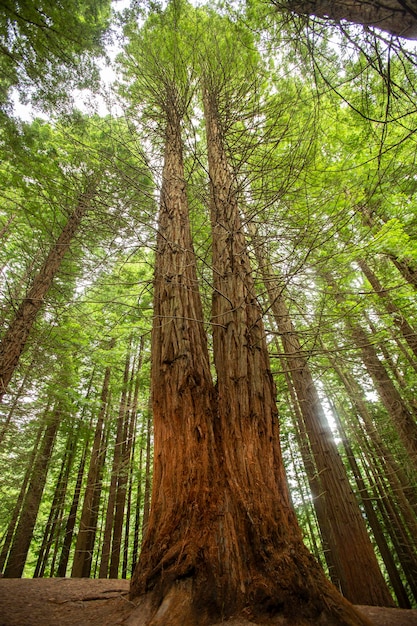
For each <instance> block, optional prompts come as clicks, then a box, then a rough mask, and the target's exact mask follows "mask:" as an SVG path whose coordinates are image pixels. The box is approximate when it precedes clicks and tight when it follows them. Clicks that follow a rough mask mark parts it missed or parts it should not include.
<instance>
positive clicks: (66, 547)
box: [57, 438, 90, 577]
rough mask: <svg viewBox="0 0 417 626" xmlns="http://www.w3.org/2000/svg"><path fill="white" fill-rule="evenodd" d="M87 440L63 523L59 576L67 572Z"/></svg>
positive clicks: (85, 457) (85, 459) (86, 452)
mask: <svg viewBox="0 0 417 626" xmlns="http://www.w3.org/2000/svg"><path fill="white" fill-rule="evenodd" d="M89 442H90V439H89V438H87V441H86V442H85V445H84V450H83V453H82V456H81V460H80V464H79V468H78V473H77V480H76V483H75V488H74V495H73V498H72V502H71V507H70V511H69V513H68V518H67V523H66V525H65V531H64V541H63V544H62V550H61V556H60V559H59V563H58V570H57V576H60V577H64V576H66V573H67V566H68V560H69V555H70V550H71V543H72V538H73V535H74V527H75V522H76V518H77V510H78V504H79V501H80V496H81V487H82V482H83V477H84V470H85V464H86V461H87V454H88V450H89Z"/></svg>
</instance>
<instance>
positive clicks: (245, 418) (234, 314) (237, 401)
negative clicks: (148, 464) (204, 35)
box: [203, 84, 360, 623]
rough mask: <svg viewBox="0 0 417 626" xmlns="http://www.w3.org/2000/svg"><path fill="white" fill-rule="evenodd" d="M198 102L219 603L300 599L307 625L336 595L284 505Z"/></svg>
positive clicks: (268, 406)
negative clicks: (213, 396)
mask: <svg viewBox="0 0 417 626" xmlns="http://www.w3.org/2000/svg"><path fill="white" fill-rule="evenodd" d="M203 103H204V115H205V123H206V135H207V150H208V165H209V176H210V213H211V223H212V263H213V288H214V294H213V306H212V322H213V351H214V361H215V366H216V371H217V386H218V411H219V417H218V420H217V422H216V435H217V441H218V445H219V448H220V454H221V457H222V459H223V464H222V471H223V472H224V495H223V498H222V501H223V511H222V512H223V516H224V517H223V519H222V524H221V526H220V525H219V527H218V529H217V533H218V535H217V537H216V543H217V545H219V546H221V550H220V559H221V561H220V562H221V567H222V571H221V574H222V580H223V583H222V584H223V588H222V599H223V602H224V604H225V605H226V606H229V607H230V608H231V609H232V611H233V610H236V609H241V608H242V607H243V606H245V605H247V604H249V605H251V606H252V607H254V609H255V610H259V611H260V612H264V611H265V609H266V607H268V606H269V607H270V609H271V610H272V611H274V610H275V611H277V606H278V605H281V607H283V613H284V614H285V613H286V611H288V608H289V606H290V605H291V604H292V603H293V602H294V601H295V597H298V598H300V597H301V596H304V597H306V596H305V594H306V593H307V595H308V600H307V599H306V604H305V605H304V607H303V609H301V611H300V613H302V612H303V611H304V610H305V612H306V615H308V616H309V617H310V618H312V616H313V615H314V613H315V611H318V612H321V611H322V610H323V606H321V607H320V601H319V595H320V593H323V594H324V595H326V596H327V594H329V596H327V597H330V595H332V594H333V593H334V596H333V598H332V600H331V601H330V604H329V607H331V606H332V604H333V603H338V602H339V600H338V598H339V596H337V595H336V592H335V590H334V588H333V587H332V586H331V585H330V583H329V582H328V581H327V579H326V578H325V576H324V573H323V571H322V570H321V568H320V567H319V566H318V564H317V562H316V561H315V560H314V559H313V558H312V557H311V555H310V554H309V552H308V551H307V549H306V548H305V546H304V545H303V543H302V540H301V535H300V531H299V528H298V524H297V521H296V518H295V515H294V511H293V509H292V506H291V503H290V498H289V494H288V488H287V484H286V479H285V475H284V466H283V461H282V456H281V450H280V444H279V433H278V420H277V409H276V397H275V396H276V390H275V386H274V382H273V379H272V374H271V370H270V364H269V355H268V349H267V344H266V338H265V331H264V327H263V323H262V311H261V309H260V306H259V304H258V302H257V298H256V290H255V286H254V282H253V278H252V272H251V267H250V262H249V257H248V254H247V244H246V241H245V236H244V232H243V227H242V221H241V216H240V212H239V206H238V198H237V183H236V180H235V179H234V176H233V173H232V170H231V168H230V166H229V164H228V160H227V155H226V151H225V148H224V137H223V135H222V125H221V122H220V116H219V113H218V108H217V107H218V102H217V97H216V89H215V87H214V89H210V86H209V84H206V85H205V88H204V91H203ZM284 546H285V547H284ZM288 547H289V551H288ZM307 590H308V591H307ZM319 590H320V591H319ZM340 602H341V604H340V610H341V615H340V617H339V618H338V619H339V620H340V621H341V623H343V621H344V619H346V620H353V621H354V620H355V619H356V618H355V616H354V614H353V613H352V614H351V615H350V616H349V617H347V615H345V616H342V614H343V611H344V610H347V611H348V610H349V609H348V608H347V607H348V605H345V604H343V603H342V599H341V598H340ZM329 614H330V615H331V614H332V608H330V609H329ZM316 618H317V619H318V615H316ZM330 619H331V618H330ZM357 619H359V621H360V618H357Z"/></svg>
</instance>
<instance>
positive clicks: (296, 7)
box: [272, 0, 417, 39]
mask: <svg viewBox="0 0 417 626" xmlns="http://www.w3.org/2000/svg"><path fill="white" fill-rule="evenodd" d="M272 3H273V4H274V5H276V6H278V7H280V8H282V7H287V8H288V9H290V11H294V12H295V13H298V14H299V15H316V16H317V17H324V18H327V19H330V20H331V21H334V22H339V21H340V20H347V21H348V22H353V23H354V24H362V25H363V26H374V27H376V28H380V29H381V30H385V31H387V32H389V33H391V34H393V35H397V36H398V37H406V38H407V39H416V38H417V3H416V1H415V0H405V1H403V0H383V1H381V0H372V1H371V2H369V1H366V0H362V1H359V2H358V0H283V1H279V0H272Z"/></svg>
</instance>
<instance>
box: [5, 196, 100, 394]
mask: <svg viewBox="0 0 417 626" xmlns="http://www.w3.org/2000/svg"><path fill="white" fill-rule="evenodd" d="M93 194H94V191H93V189H91V190H89V191H87V192H86V193H85V194H83V195H82V196H81V198H80V200H79V202H78V204H77V207H76V208H75V210H74V212H73V213H72V214H71V216H70V217H69V219H68V221H67V223H66V224H65V226H64V228H63V230H62V232H61V234H60V236H59V237H58V240H57V241H56V243H55V244H54V246H53V248H52V249H51V251H50V252H49V254H48V257H47V258H46V260H45V262H44V264H43V265H42V267H41V269H40V270H39V273H38V274H37V276H36V277H35V279H34V281H33V284H32V286H31V287H30V289H29V291H28V292H27V295H26V297H25V298H24V299H23V301H22V303H21V304H20V306H19V308H18V309H17V311H16V315H15V317H14V318H13V320H12V322H11V323H10V325H9V327H8V329H7V330H6V332H5V334H4V336H3V338H2V340H1V343H0V402H1V401H2V398H3V396H4V394H5V393H6V391H7V387H8V385H9V383H10V380H11V378H12V376H13V373H14V371H15V369H16V367H17V364H18V362H19V359H20V355H21V354H22V352H23V350H24V347H25V344H26V341H27V338H28V336H29V333H30V331H31V329H32V326H33V324H34V322H35V319H36V316H37V315H38V313H39V311H40V309H41V307H42V305H43V301H44V297H45V295H46V294H47V293H48V290H49V289H50V287H51V285H52V282H53V279H54V278H55V276H56V274H57V273H58V270H59V268H60V266H61V263H62V260H63V258H64V256H65V254H66V252H67V251H68V249H69V247H70V245H71V242H72V240H73V238H74V235H75V233H76V232H77V230H78V228H79V226H80V224H81V220H82V218H83V216H84V215H85V213H86V211H87V210H88V208H89V206H90V204H91V199H92V197H93Z"/></svg>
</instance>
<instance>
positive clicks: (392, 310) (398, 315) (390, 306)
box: [357, 259, 417, 357]
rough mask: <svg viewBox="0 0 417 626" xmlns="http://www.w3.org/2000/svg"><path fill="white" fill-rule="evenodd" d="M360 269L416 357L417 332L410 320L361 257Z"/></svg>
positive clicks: (359, 261)
mask: <svg viewBox="0 0 417 626" xmlns="http://www.w3.org/2000/svg"><path fill="white" fill-rule="evenodd" d="M357 263H358V265H359V267H360V269H361V270H362V272H363V273H364V275H365V276H366V278H367V279H368V281H369V283H370V285H371V287H372V289H373V290H374V291H375V293H376V294H377V296H378V297H379V298H381V300H382V301H383V303H384V306H385V308H386V310H387V311H388V313H389V314H390V315H391V316H392V320H393V322H394V324H395V325H396V326H397V328H398V330H399V331H400V332H401V335H402V336H403V338H404V339H405V341H406V342H407V344H408V346H409V348H410V349H411V350H412V352H413V354H414V356H415V357H417V333H416V331H415V330H414V329H413V328H412V327H411V326H410V324H409V322H408V320H407V319H406V318H405V317H404V314H403V313H402V312H401V311H400V310H399V309H398V308H397V307H396V305H395V304H394V302H392V300H391V299H390V297H389V294H388V292H387V291H386V290H385V289H384V288H383V286H382V285H381V283H380V281H379V279H378V277H377V275H376V274H375V272H373V271H372V269H371V268H370V267H369V265H368V264H367V263H366V261H364V260H363V259H359V260H358V261H357Z"/></svg>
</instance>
